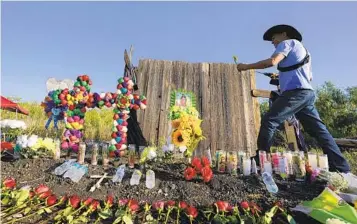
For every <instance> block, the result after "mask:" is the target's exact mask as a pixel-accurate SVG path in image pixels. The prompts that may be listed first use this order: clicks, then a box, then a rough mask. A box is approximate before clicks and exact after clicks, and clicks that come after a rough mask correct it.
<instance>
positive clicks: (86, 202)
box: [83, 197, 93, 206]
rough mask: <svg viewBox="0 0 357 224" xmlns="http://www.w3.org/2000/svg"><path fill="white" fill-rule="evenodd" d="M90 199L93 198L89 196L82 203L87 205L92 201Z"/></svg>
mask: <svg viewBox="0 0 357 224" xmlns="http://www.w3.org/2000/svg"><path fill="white" fill-rule="evenodd" d="M92 201H93V198H91V197H89V198H87V199H86V200H85V201H83V204H84V205H85V206H88V205H90V203H92Z"/></svg>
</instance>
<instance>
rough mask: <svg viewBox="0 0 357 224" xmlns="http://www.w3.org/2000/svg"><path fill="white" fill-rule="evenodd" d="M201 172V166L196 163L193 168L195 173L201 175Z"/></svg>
mask: <svg viewBox="0 0 357 224" xmlns="http://www.w3.org/2000/svg"><path fill="white" fill-rule="evenodd" d="M201 170H202V164H201V163H197V165H196V166H195V171H196V173H198V174H199V173H201Z"/></svg>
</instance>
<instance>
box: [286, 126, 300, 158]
mask: <svg viewBox="0 0 357 224" xmlns="http://www.w3.org/2000/svg"><path fill="white" fill-rule="evenodd" d="M284 128H285V134H286V140H287V143H288V147H290V149H291V150H294V151H299V147H298V145H297V139H296V135H295V129H294V126H292V125H289V122H287V121H284Z"/></svg>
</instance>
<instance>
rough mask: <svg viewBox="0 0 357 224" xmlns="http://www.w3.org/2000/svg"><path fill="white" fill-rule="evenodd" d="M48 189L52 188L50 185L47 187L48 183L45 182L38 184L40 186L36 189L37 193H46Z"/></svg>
mask: <svg viewBox="0 0 357 224" xmlns="http://www.w3.org/2000/svg"><path fill="white" fill-rule="evenodd" d="M47 191H50V188H49V187H47V186H46V185H44V184H40V185H38V187H37V188H36V189H35V193H36V194H38V195H39V194H42V193H45V192H47Z"/></svg>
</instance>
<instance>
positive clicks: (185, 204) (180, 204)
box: [179, 201, 188, 209]
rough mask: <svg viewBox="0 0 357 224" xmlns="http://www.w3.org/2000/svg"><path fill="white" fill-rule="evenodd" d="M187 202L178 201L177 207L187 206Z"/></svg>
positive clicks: (184, 207)
mask: <svg viewBox="0 0 357 224" xmlns="http://www.w3.org/2000/svg"><path fill="white" fill-rule="evenodd" d="M187 206H188V205H187V203H186V202H184V201H180V202H179V208H181V209H186V208H187Z"/></svg>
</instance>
